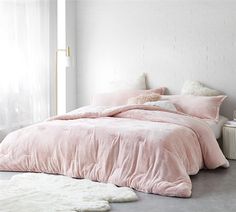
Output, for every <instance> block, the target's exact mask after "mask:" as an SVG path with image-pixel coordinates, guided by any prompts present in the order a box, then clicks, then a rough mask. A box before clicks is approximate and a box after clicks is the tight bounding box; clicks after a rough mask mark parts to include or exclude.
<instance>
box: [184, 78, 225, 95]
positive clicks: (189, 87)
mask: <svg viewBox="0 0 236 212" xmlns="http://www.w3.org/2000/svg"><path fill="white" fill-rule="evenodd" d="M181 94H184V95H195V96H218V95H220V94H221V92H220V91H217V90H215V89H212V88H208V87H207V86H205V85H203V84H202V83H200V82H198V81H190V80H189V81H186V82H185V83H184V85H183V87H182V91H181Z"/></svg>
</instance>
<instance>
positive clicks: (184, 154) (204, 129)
mask: <svg viewBox="0 0 236 212" xmlns="http://www.w3.org/2000/svg"><path fill="white" fill-rule="evenodd" d="M204 166H205V167H206V168H209V169H214V168H217V167H219V166H223V167H228V166H229V163H228V161H227V160H226V159H225V157H224V155H223V154H222V152H221V150H220V148H219V146H218V143H217V141H216V139H215V137H214V134H213V132H212V131H211V129H210V128H209V127H208V125H207V124H206V123H205V122H204V121H201V120H200V119H197V118H192V117H189V116H186V115H183V114H179V113H173V112H168V111H161V110H160V109H159V108H158V107H154V106H144V105H131V106H122V107H116V108H104V107H94V108H91V107H89V108H87V109H83V108H82V109H78V110H76V111H74V112H73V113H69V114H66V115H63V116H58V117H54V118H52V119H51V120H48V121H45V122H42V123H39V124H36V125H33V126H30V127H27V128H23V129H21V130H18V131H15V132H13V133H10V134H9V135H8V136H7V137H6V138H5V139H4V141H3V142H2V143H1V144H0V170H2V171H3V170H6V171H32V172H46V173H58V174H63V175H68V176H71V177H77V178H88V179H91V180H95V181H101V182H110V183H114V184H116V185H118V186H128V187H131V188H134V189H136V190H139V191H143V192H150V193H155V194H160V195H167V196H178V197H189V196H190V195H191V189H192V185H191V180H190V177H189V175H193V174H196V173H197V172H198V171H199V169H201V168H203V167H204Z"/></svg>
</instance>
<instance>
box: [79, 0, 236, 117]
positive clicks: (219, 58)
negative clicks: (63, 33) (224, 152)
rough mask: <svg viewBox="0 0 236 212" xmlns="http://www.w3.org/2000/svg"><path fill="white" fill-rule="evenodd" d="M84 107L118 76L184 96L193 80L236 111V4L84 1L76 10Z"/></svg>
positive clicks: (218, 0)
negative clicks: (145, 78)
mask: <svg viewBox="0 0 236 212" xmlns="http://www.w3.org/2000/svg"><path fill="white" fill-rule="evenodd" d="M76 13H77V14H76V18H77V23H76V36H77V37H76V45H77V98H78V101H77V104H78V106H82V105H86V104H89V100H90V96H91V95H92V94H93V93H94V92H96V90H98V89H99V87H100V86H101V85H102V84H104V83H105V82H106V81H107V80H108V78H110V77H112V76H114V75H116V76H117V75H127V74H132V75H138V74H139V73H142V72H146V73H147V76H148V84H149V87H151V88H154V87H157V86H160V85H164V86H166V87H168V88H169V92H170V93H172V94H174V93H180V90H181V86H182V84H183V82H184V81H185V80H187V79H193V80H199V81H201V82H203V83H205V84H207V85H209V86H211V87H213V88H216V89H219V90H221V91H223V92H224V93H226V94H227V95H228V99H227V101H226V102H225V103H224V104H223V108H222V114H224V115H226V116H228V117H232V111H233V109H234V108H236V86H235V84H236V83H235V81H236V1H230V0H179V1H177V0H156V1H154V0H153V1H150V0H145V1H144V0H143V1H138V0H126V1H122V0H119V1H118V0H117V1H115V0H97V1H90V0H86V1H85V0H80V1H78V2H77V8H76Z"/></svg>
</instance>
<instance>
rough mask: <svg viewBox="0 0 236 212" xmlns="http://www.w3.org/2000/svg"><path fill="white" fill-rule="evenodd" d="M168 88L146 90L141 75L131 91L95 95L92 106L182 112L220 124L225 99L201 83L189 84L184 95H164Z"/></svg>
mask: <svg viewBox="0 0 236 212" xmlns="http://www.w3.org/2000/svg"><path fill="white" fill-rule="evenodd" d="M164 93H165V87H159V88H156V89H150V90H147V89H146V76H145V74H142V75H141V76H140V77H139V78H138V79H137V80H135V81H134V82H133V83H129V87H126V88H122V89H119V90H117V91H113V92H109V93H99V94H96V95H95V96H94V97H93V99H92V105H102V106H119V105H125V104H145V105H152V106H158V107H160V108H162V109H166V110H170V111H179V112H182V113H185V114H188V115H191V116H194V117H198V118H201V119H207V120H214V121H218V120H219V110H220V106H221V104H222V102H223V101H224V99H225V98H226V96H225V95H221V93H220V92H219V91H217V90H214V89H211V88H208V87H206V86H204V85H203V84H201V83H200V82H198V81H186V82H185V83H184V85H183V87H182V91H181V95H164Z"/></svg>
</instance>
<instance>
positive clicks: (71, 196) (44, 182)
mask: <svg viewBox="0 0 236 212" xmlns="http://www.w3.org/2000/svg"><path fill="white" fill-rule="evenodd" d="M135 200H137V196H136V194H135V192H134V191H133V190H132V189H130V188H126V187H116V186H115V185H113V184H105V183H98V182H92V181H90V180H85V179H83V180H79V179H73V178H70V177H65V176H60V175H48V174H39V173H26V174H19V175H15V176H13V177H12V178H11V180H0V211H4V212H13V211H17V212H26V211H27V212H54V211H61V212H62V211H63V212H71V211H108V210H110V206H109V202H128V201H135Z"/></svg>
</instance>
